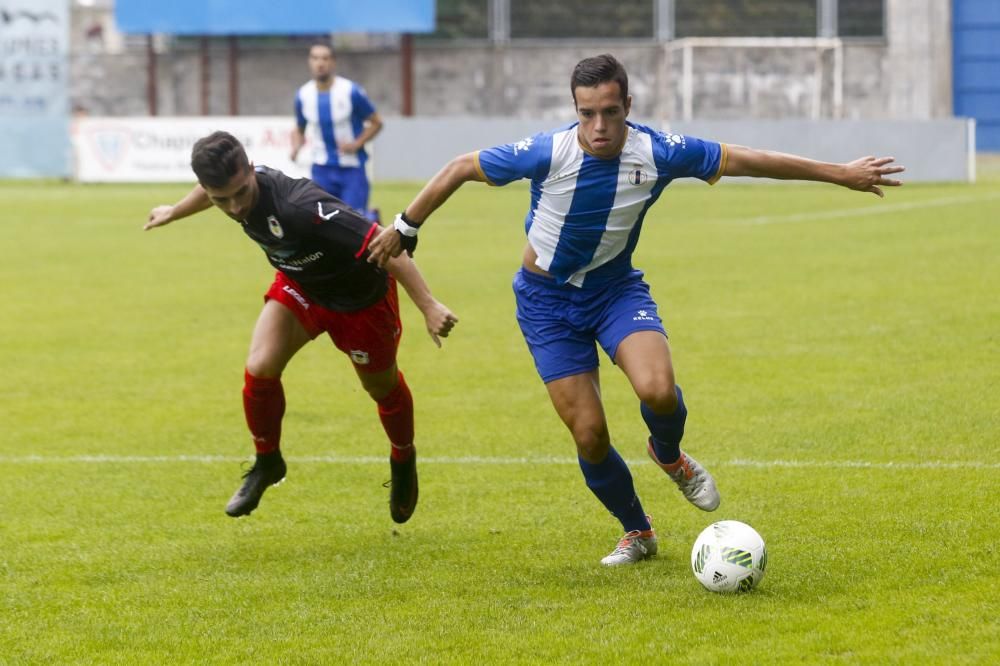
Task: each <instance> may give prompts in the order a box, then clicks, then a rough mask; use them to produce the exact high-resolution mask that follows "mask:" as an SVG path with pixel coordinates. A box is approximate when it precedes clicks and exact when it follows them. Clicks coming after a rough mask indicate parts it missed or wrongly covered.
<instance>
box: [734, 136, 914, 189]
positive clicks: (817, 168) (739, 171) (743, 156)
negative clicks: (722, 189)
mask: <svg viewBox="0 0 1000 666" xmlns="http://www.w3.org/2000/svg"><path fill="white" fill-rule="evenodd" d="M726 148H727V153H728V155H727V160H726V166H725V170H724V171H723V175H726V176H752V177H755V178H777V179H780V180H815V181H819V182H823V183H833V184H835V185H842V186H844V187H846V188H848V189H851V190H857V191H859V192H871V193H873V194H877V195H878V196H880V197H881V196H884V194H883V192H882V187H883V186H888V187H898V186H900V185H902V184H903V183H902V181H899V180H896V179H894V178H889V177H888V176H891V175H893V174H897V173H901V172H903V171H905V170H906V168H905V167H903V166H899V165H897V164H893V162H895V158H894V157H872V156H869V157H862V158H860V159H856V160H854V161H853V162H848V163H846V164H836V163H833V162H817V161H816V160H810V159H808V158H805V157H799V156H798V155H790V154H788V153H777V152H773V151H770V150H756V149H754V148H747V147H746V146H734V145H729V146H727V147H726Z"/></svg>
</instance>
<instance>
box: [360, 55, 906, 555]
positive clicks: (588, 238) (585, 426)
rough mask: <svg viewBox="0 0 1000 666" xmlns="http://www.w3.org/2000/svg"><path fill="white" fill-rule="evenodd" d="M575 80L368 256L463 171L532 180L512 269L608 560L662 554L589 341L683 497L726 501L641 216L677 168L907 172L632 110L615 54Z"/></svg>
mask: <svg viewBox="0 0 1000 666" xmlns="http://www.w3.org/2000/svg"><path fill="white" fill-rule="evenodd" d="M570 90H571V91H572V95H573V102H574V106H575V108H576V113H577V118H578V121H577V122H575V123H573V124H571V125H569V126H567V127H564V128H562V129H559V130H555V131H551V132H542V133H540V134H536V135H535V136H532V137H529V138H527V139H524V140H522V141H519V142H517V143H513V144H507V145H503V146H497V147H495V148H490V149H488V150H482V151H478V152H473V153H468V154H465V155H461V156H459V157H456V158H455V159H453V160H452V161H451V162H450V163H449V164H447V165H446V166H445V167H444V168H443V169H442V170H441V171H440V172H438V174H437V175H436V176H434V178H432V179H431V180H430V181H429V182H428V183H427V185H426V186H425V187H424V188H423V190H421V192H420V193H419V194H418V195H417V197H416V198H415V199H414V200H413V201H412V202H411V203H410V204H409V205H408V206H406V208H405V209H404V211H403V212H402V213H401V214H400V215H398V216H397V217H396V220H395V222H394V228H393V229H385V230H382V232H381V233H380V235H379V236H378V238H376V239H375V240H374V241H373V242H372V244H371V246H370V248H369V251H370V255H369V261H376V262H384V261H386V260H387V259H388V258H389V257H392V256H397V255H399V253H400V251H401V249H405V248H410V247H412V246H413V244H414V243H415V242H416V237H417V231H418V229H419V227H420V225H421V224H422V223H423V222H425V221H426V220H427V217H428V216H429V215H430V214H431V213H432V212H433V211H434V210H436V209H437V208H438V206H440V205H441V204H443V203H444V202H445V201H447V199H448V197H450V196H451V195H452V194H453V193H454V192H455V191H456V190H457V189H458V188H459V187H460V186H461V185H462V184H463V183H465V182H467V181H470V180H474V181H482V182H487V183H489V184H491V185H505V184H507V183H510V182H512V181H515V180H518V179H521V178H529V179H531V203H530V207H529V209H528V214H527V218H526V228H527V233H528V244H527V246H526V247H525V249H524V255H523V264H522V267H521V270H520V271H519V272H518V273H517V275H516V277H515V279H514V293H515V296H516V300H517V318H518V323H519V324H520V326H521V331H522V333H523V334H524V338H525V341H526V342H527V344H528V348H529V350H530V351H531V353H532V356H533V357H534V361H535V367H536V368H537V370H538V373H539V374H540V375H541V378H542V381H544V382H545V386H546V389H547V390H548V393H549V398H550V399H551V401H552V404H553V406H554V407H555V409H556V411H557V412H558V414H559V416H560V418H562V420H563V422H564V423H565V424H566V426H567V427H568V428H569V430H570V432H571V433H572V436H573V440H574V441H575V443H576V449H577V454H578V457H579V462H580V468H581V469H582V471H583V476H584V479H585V480H586V483H587V486H588V487H589V488H590V489H591V491H593V493H594V495H596V496H597V498H598V499H599V500H600V501H601V502H602V503H603V504H604V506H605V507H606V508H607V509H608V510H609V511H610V512H611V513H612V514H613V515H614V516H615V517H616V518H618V520H619V521H620V522H621V524H622V527H623V528H624V531H625V535H624V537H622V538H621V539H620V540H619V542H618V544H617V546H616V547H615V549H614V551H613V552H612V553H611V554H610V555H608V556H607V557H605V558H604V559H603V560H602V563H603V564H606V565H619V564H630V563H633V562H638V561H640V560H642V559H645V558H647V557H650V556H652V555H654V554H655V553H656V550H657V541H656V534H655V532H654V531H653V529H652V527H651V525H650V522H649V517H648V516H647V515H646V514H645V512H644V511H643V508H642V504H641V503H640V501H639V498H638V496H637V495H636V492H635V490H634V487H633V483H632V475H631V473H630V471H629V469H628V467H627V466H626V464H625V462H624V461H623V460H622V458H621V456H620V455H619V454H618V452H617V451H616V450H615V448H614V447H613V446H612V445H611V439H610V435H609V432H608V424H607V419H606V418H605V414H604V408H603V405H602V403H601V395H600V378H599V374H598V356H597V351H596V348H595V343H599V344H600V345H601V347H602V348H603V349H604V351H605V352H606V353H607V355H608V356H609V357H610V358H611V359H612V360H613V362H614V363H615V364H616V365H618V366H619V367H620V368H621V369H622V371H623V372H624V373H625V375H626V376H627V377H628V379H629V382H630V383H631V384H632V387H633V389H634V390H635V393H636V395H637V397H638V398H639V401H640V405H639V407H640V412H641V415H642V418H643V419H644V421H645V422H646V425H647V427H648V428H649V433H650V435H649V440H648V442H647V451H648V453H649V456H650V457H651V458H652V459H653V461H654V462H655V463H656V464H657V465H659V466H660V467H661V468H662V469H663V470H664V471H665V472H666V473H667V474H668V475H669V477H670V478H671V479H673V481H674V482H675V483H676V484H677V485H678V486H679V488H680V489H681V491H682V492H683V493H684V496H685V497H686V498H687V499H688V500H689V501H690V502H691V503H692V504H694V505H695V506H697V507H698V508H700V509H703V510H706V511H713V510H715V509H716V508H717V507H718V505H719V502H720V496H719V492H718V490H717V489H716V485H715V481H714V479H713V478H712V476H711V475H710V474H709V473H708V471H707V470H705V468H704V467H703V466H701V465H699V464H698V462H697V461H695V460H694V459H693V458H692V457H691V456H689V455H688V454H686V453H685V452H683V451H681V449H680V443H681V438H682V437H683V435H684V425H685V421H686V419H687V407H686V406H685V404H684V396H683V394H682V392H681V389H680V387H679V386H677V385H676V383H675V379H674V368H673V363H672V361H671V356H670V347H669V345H668V343H667V336H666V331H665V330H664V327H663V324H662V321H661V319H660V317H659V314H658V311H657V305H656V303H655V302H654V301H653V299H652V297H651V296H650V292H649V286H648V285H647V284H646V283H645V282H644V281H643V274H642V272H640V271H638V270H636V269H634V268H633V267H632V261H631V258H632V252H633V250H634V249H635V246H636V244H637V242H638V239H639V232H640V230H641V228H642V222H643V218H644V217H645V214H646V211H647V210H648V209H649V207H650V206H651V205H652V204H653V203H654V202H655V201H656V200H657V198H658V197H659V196H660V194H661V193H662V192H663V189H664V188H665V187H666V186H667V185H668V184H669V183H670V181H671V180H673V179H674V178H682V177H693V178H700V179H702V180H704V181H706V182H708V183H710V184H711V183H715V182H716V181H717V180H718V179H719V178H721V177H722V176H755V177H769V178H781V179H801V180H814V181H821V182H827V183H835V184H838V185H843V186H844V187H848V188H850V189H853V190H859V191H862V192H873V193H875V194H877V195H879V196H882V190H881V189H880V186H882V185H888V186H895V185H900V184H901V183H900V182H899V181H898V180H893V179H890V178H887V176H888V175H890V174H894V173H898V172H900V171H903V167H900V166H894V165H892V164H891V163H892V162H893V159H892V158H891V157H883V158H879V159H876V158H874V157H865V158H862V159H859V160H855V161H853V162H850V163H849V164H832V163H823V162H816V161H813V160H808V159H805V158H802V157H797V156H794V155H787V154H782V153H775V152H769V151H762V150H754V149H751V148H746V147H743V146H733V145H730V146H727V145H725V144H720V143H716V142H713V141H703V140H701V139H697V138H694V137H689V136H681V135H678V134H664V133H662V132H658V131H656V130H653V129H650V128H648V127H644V126H641V125H635V124H633V123H631V122H628V121H627V120H626V118H627V117H628V114H629V109H630V107H631V103H632V98H631V96H630V95H629V94H628V76H627V74H626V72H625V69H624V68H623V67H622V66H621V64H620V63H618V61H617V60H615V58H614V57H612V56H610V55H606V54H605V55H601V56H597V57H594V58H586V59H584V60H582V61H581V62H580V63H578V64H577V66H576V68H575V69H574V71H573V74H572V77H571V80H570Z"/></svg>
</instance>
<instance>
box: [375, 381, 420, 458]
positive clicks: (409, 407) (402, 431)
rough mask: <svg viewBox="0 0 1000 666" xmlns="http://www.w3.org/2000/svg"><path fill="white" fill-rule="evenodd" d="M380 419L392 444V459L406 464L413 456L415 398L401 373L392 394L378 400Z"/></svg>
mask: <svg viewBox="0 0 1000 666" xmlns="http://www.w3.org/2000/svg"><path fill="white" fill-rule="evenodd" d="M376 404H377V405H378V417H379V419H380V420H381V421H382V427H383V428H384V429H385V434H386V435H388V437H389V442H391V443H392V459H393V460H395V461H396V462H404V461H406V460H409V459H410V456H412V455H413V396H412V395H411V394H410V387H408V386H407V385H406V380H405V379H403V373H402V372H401V373H399V383H398V384H396V388H394V389H393V390H392V392H391V393H390V394H389V395H387V396H385V397H384V398H382V399H381V400H378V401H377V402H376Z"/></svg>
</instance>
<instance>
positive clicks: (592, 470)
mask: <svg viewBox="0 0 1000 666" xmlns="http://www.w3.org/2000/svg"><path fill="white" fill-rule="evenodd" d="M578 459H579V461H580V469H581V470H583V478H584V479H585V480H586V482H587V487H588V488H590V491H591V492H592V493H594V495H596V496H597V499H599V500H600V501H601V504H603V505H604V506H605V507H606V508H607V510H608V511H610V512H611V515H613V516H614V517H615V518H617V519H618V520H620V521H621V524H622V527H623V528H625V531H626V532H631V531H632V530H639V531H644V530H648V529H650V525H649V521H648V520H647V519H646V512H645V511H643V510H642V504H641V503H640V502H639V497H638V496H637V495H636V494H635V487H634V486H633V485H632V473H631V472H629V471H628V466H627V465H626V464H625V461H624V460H622V457H621V456H620V455H618V452H617V451H615V447H613V446H612V447H610V448H609V449H608V456H607V457H606V458H605V459H604V460H602V461H601V462H599V463H597V464H596V465H592V464H591V463H589V462H587V461H586V460H584V459H583V458H579V457H578Z"/></svg>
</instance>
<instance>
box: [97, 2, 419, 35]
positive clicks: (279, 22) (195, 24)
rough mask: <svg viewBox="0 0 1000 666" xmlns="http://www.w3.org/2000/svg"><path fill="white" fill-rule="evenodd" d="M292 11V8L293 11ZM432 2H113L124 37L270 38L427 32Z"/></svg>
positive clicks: (119, 27) (116, 18)
mask: <svg viewBox="0 0 1000 666" xmlns="http://www.w3.org/2000/svg"><path fill="white" fill-rule="evenodd" d="M293 7H294V9H293ZM434 7H435V0H364V1H363V2H358V0H297V2H295V3H294V4H293V3H283V2H275V1H274V0H168V1H167V2H148V0H116V2H115V20H116V22H117V24H118V29H119V30H121V31H122V32H125V33H141V34H150V33H167V34H173V35H270V34H282V35H288V34H317V33H324V32H433V31H434V18H435V17H434Z"/></svg>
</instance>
